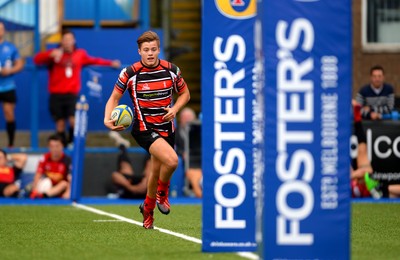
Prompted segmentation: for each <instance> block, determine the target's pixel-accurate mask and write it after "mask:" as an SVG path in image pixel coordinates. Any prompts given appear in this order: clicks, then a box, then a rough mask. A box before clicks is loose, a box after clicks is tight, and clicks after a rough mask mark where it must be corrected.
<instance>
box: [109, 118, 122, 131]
mask: <svg viewBox="0 0 400 260" xmlns="http://www.w3.org/2000/svg"><path fill="white" fill-rule="evenodd" d="M115 121H117V119H104V125H105V126H106V127H107V128H108V129H110V130H112V131H123V130H125V127H124V126H122V125H115Z"/></svg>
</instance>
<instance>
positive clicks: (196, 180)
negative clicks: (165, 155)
mask: <svg viewBox="0 0 400 260" xmlns="http://www.w3.org/2000/svg"><path fill="white" fill-rule="evenodd" d="M196 120H197V118H196V113H195V112H194V111H193V109H191V108H189V107H185V108H183V109H182V111H181V112H180V113H179V122H178V123H179V125H178V127H177V130H176V133H177V134H176V151H177V154H178V155H179V156H181V157H182V160H183V163H184V167H185V176H186V179H187V180H188V181H189V184H190V188H191V191H192V192H193V194H194V196H196V197H197V198H201V197H202V196H203V189H202V181H203V174H202V170H201V159H200V158H201V156H191V155H190V154H189V152H190V151H189V149H188V148H189V138H190V136H189V132H188V130H189V129H188V124H190V123H191V122H193V121H196Z"/></svg>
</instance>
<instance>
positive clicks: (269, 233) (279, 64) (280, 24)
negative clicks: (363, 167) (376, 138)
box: [257, 0, 352, 259]
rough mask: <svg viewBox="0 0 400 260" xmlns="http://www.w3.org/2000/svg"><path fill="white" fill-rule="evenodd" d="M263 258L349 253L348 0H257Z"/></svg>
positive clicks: (334, 256) (346, 256)
mask: <svg viewBox="0 0 400 260" xmlns="http://www.w3.org/2000/svg"><path fill="white" fill-rule="evenodd" d="M258 11H259V13H258V14H259V15H258V17H257V20H258V21H259V22H260V23H261V27H262V29H261V31H262V46H263V48H262V49H263V51H264V57H265V104H266V106H265V113H266V116H265V118H266V125H265V148H266V149H265V173H264V189H265V195H264V211H263V226H262V229H263V230H262V234H263V237H262V246H261V248H262V252H261V255H262V258H263V259H349V258H350V242H349V241H350V231H349V227H350V182H349V179H350V178H349V161H350V155H349V140H350V133H351V131H350V129H351V122H350V118H351V115H350V108H351V78H352V77H351V73H352V61H351V57H352V52H351V48H352V46H351V38H352V31H351V1H350V0H343V1H319V0H280V1H273V0H263V1H262V3H261V4H259V5H258Z"/></svg>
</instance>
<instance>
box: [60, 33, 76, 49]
mask: <svg viewBox="0 0 400 260" xmlns="http://www.w3.org/2000/svg"><path fill="white" fill-rule="evenodd" d="M74 46H75V36H74V35H73V34H72V33H67V34H64V35H63V37H62V39H61V47H62V48H63V49H64V51H66V52H72V51H73V50H74Z"/></svg>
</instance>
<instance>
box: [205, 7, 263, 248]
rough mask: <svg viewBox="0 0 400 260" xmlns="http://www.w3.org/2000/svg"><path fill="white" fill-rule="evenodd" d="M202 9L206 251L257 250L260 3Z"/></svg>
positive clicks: (259, 138) (259, 135)
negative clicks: (256, 50) (256, 34)
mask: <svg viewBox="0 0 400 260" xmlns="http://www.w3.org/2000/svg"><path fill="white" fill-rule="evenodd" d="M202 9H203V14H202V113H203V117H202V147H203V150H202V169H203V243H202V247H203V248H202V249H203V251H208V252H220V251H255V250H256V242H255V226H256V224H255V193H254V192H253V191H254V188H253V172H254V168H255V167H256V166H255V164H256V163H259V161H261V160H259V161H257V162H255V160H254V159H253V156H255V155H253V154H259V152H260V151H259V150H257V149H255V150H253V148H254V144H257V143H259V142H260V141H261V139H262V133H261V132H260V127H259V125H260V124H259V123H258V124H257V123H255V124H253V122H256V121H257V120H258V121H259V120H261V119H260V115H261V114H262V112H263V111H262V110H261V106H260V103H257V102H258V101H257V100H256V95H257V94H258V96H262V95H261V94H262V93H258V91H259V89H257V86H256V85H255V84H253V83H254V82H253V78H254V77H253V76H254V72H253V68H254V63H255V60H254V43H253V40H254V33H253V26H254V19H255V16H256V1H255V0H251V1H245V0H235V1H231V0H215V1H211V0H210V1H209V0H207V1H203V8H202ZM253 119H254V120H253ZM258 168H261V167H258Z"/></svg>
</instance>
